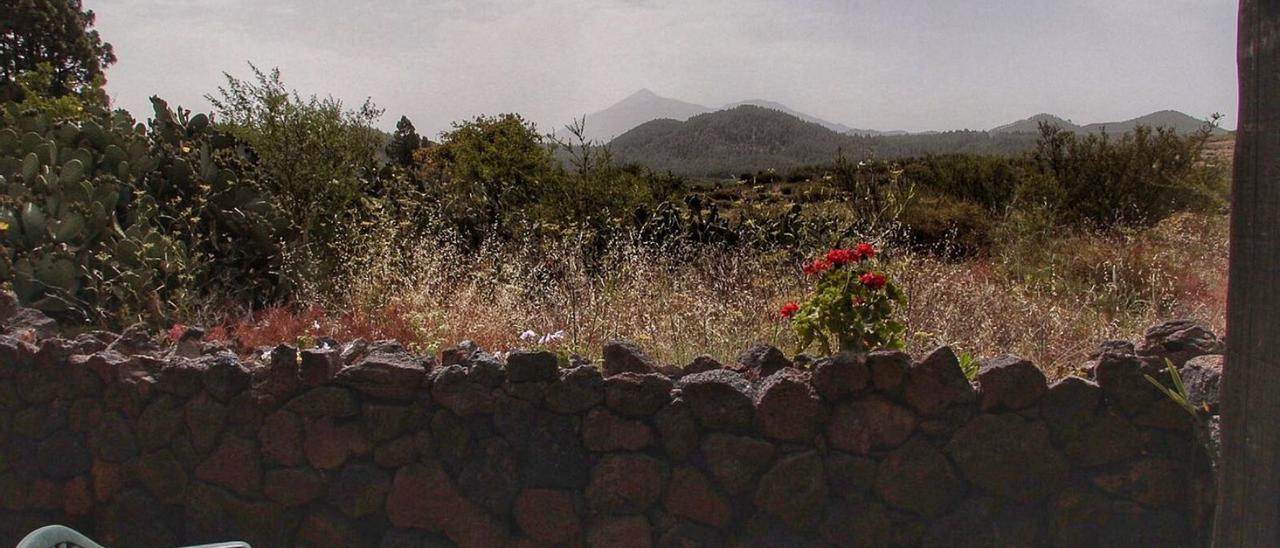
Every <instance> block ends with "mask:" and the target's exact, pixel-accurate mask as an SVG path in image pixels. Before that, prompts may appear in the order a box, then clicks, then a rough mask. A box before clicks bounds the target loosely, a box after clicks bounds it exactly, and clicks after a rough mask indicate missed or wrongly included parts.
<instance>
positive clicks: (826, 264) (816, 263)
mask: <svg viewBox="0 0 1280 548" xmlns="http://www.w3.org/2000/svg"><path fill="white" fill-rule="evenodd" d="M828 268H831V261H828V260H826V259H814V260H813V262H811V263H809V264H807V265H804V273H805V274H806V275H809V276H812V275H814V274H821V273H822V272H823V271H824V270H826V269H828Z"/></svg>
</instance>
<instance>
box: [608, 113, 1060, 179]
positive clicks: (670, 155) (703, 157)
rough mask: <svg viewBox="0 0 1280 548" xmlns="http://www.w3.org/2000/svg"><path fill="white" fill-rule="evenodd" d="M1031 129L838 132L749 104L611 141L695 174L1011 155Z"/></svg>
mask: <svg viewBox="0 0 1280 548" xmlns="http://www.w3.org/2000/svg"><path fill="white" fill-rule="evenodd" d="M1035 140H1036V136H1035V135H1034V134H990V133H987V132H985V131H948V132H943V133H930V134H919V135H893V136H864V135H844V134H840V133H836V132H834V131H831V130H830V129H827V128H825V127H823V126H821V125H819V124H817V123H812V122H806V121H804V120H801V119H799V118H796V117H795V116H792V115H790V114H787V113H784V112H781V111H777V110H773V109H768V108H762V107H758V106H754V105H742V106H739V107H736V108H732V109H729V110H723V111H718V112H712V113H707V114H701V115H698V116H694V117H692V118H690V119H688V120H687V121H684V122H680V121H677V120H654V121H652V122H649V123H646V124H642V125H640V126H639V127H637V128H635V129H633V130H631V131H628V132H626V133H624V134H622V135H621V136H619V137H618V138H616V139H614V140H613V141H611V142H610V143H609V146H610V148H611V149H612V151H613V153H614V155H615V157H616V158H617V159H618V160H620V161H622V162H626V163H635V164H640V165H642V166H645V167H647V168H649V169H652V170H655V171H671V172H674V173H677V174H681V175H690V176H699V177H727V176H731V175H734V174H737V173H741V172H755V171H768V170H774V171H777V172H785V171H788V170H791V169H793V168H796V167H799V166H805V165H813V164H818V163H825V162H830V161H831V160H832V159H834V158H835V157H837V156H839V155H840V154H844V155H845V156H846V157H849V158H853V159H863V158H868V157H873V156H874V157H877V158H882V159H896V158H905V157H911V156H922V155H926V154H948V153H968V154H996V155H1009V154H1017V153H1021V152H1025V151H1027V150H1030V149H1031V148H1032V147H1033V146H1034V145H1035Z"/></svg>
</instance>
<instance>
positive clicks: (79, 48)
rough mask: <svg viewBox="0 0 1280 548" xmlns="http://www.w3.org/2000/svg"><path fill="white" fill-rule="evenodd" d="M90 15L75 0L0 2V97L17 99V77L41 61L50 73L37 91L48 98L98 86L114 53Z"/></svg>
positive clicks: (111, 61) (80, 92)
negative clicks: (94, 28)
mask: <svg viewBox="0 0 1280 548" xmlns="http://www.w3.org/2000/svg"><path fill="white" fill-rule="evenodd" d="M94 19H95V17H94V13H93V11H92V10H85V9H84V6H83V2H81V0H2V1H0V94H3V95H0V99H12V100H18V99H21V96H20V95H19V93H20V92H19V90H17V88H16V85H15V84H16V82H17V80H18V77H19V76H20V75H22V74H23V73H26V72H31V71H35V70H37V69H38V68H40V66H41V65H45V64H47V65H48V66H49V67H50V72H51V74H50V78H49V79H48V88H47V89H44V90H41V91H42V92H43V93H46V94H48V95H50V96H53V97H59V96H63V95H71V94H82V93H85V92H87V91H89V90H91V89H93V88H98V87H101V85H102V83H103V82H104V81H105V77H104V74H103V71H104V70H106V68H107V67H108V66H110V65H111V64H113V63H115V62H116V56H115V53H114V51H113V50H112V48H111V44H109V43H106V42H103V41H102V37H101V36H99V35H98V31H96V30H93V25H94Z"/></svg>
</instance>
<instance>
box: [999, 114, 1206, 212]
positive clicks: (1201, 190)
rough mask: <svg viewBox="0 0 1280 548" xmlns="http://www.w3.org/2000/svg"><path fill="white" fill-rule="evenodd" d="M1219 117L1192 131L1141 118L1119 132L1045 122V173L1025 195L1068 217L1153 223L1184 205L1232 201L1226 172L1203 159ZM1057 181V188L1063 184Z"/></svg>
mask: <svg viewBox="0 0 1280 548" xmlns="http://www.w3.org/2000/svg"><path fill="white" fill-rule="evenodd" d="M1212 127H1213V126H1212V125H1209V126H1206V127H1205V129H1204V130H1202V131H1200V132H1198V133H1197V134H1195V135H1191V136H1186V137H1183V136H1180V135H1178V134H1177V133H1176V132H1175V131H1174V130H1172V129H1170V128H1157V129H1151V128H1149V127H1144V126H1139V127H1137V128H1136V129H1134V131H1133V133H1126V134H1125V135H1123V136H1121V137H1120V138H1119V139H1113V138H1111V137H1110V136H1109V135H1107V134H1106V133H1102V134H1099V135H1088V136H1084V137H1081V136H1077V135H1076V134H1074V133H1070V132H1067V131H1065V130H1062V129H1060V128H1058V127H1056V126H1052V125H1048V124H1042V125H1041V126H1040V137H1039V140H1038V141H1037V143H1036V149H1035V151H1034V152H1033V153H1032V154H1031V160H1032V162H1033V169H1034V171H1035V173H1036V174H1038V175H1040V176H1041V177H1043V178H1044V179H1043V180H1040V181H1037V185H1038V188H1037V189H1034V190H1035V191H1033V192H1025V193H1024V197H1026V198H1029V199H1031V200H1033V201H1036V202H1040V203H1044V204H1046V205H1048V206H1049V207H1050V208H1052V209H1054V210H1056V211H1057V212H1058V214H1059V216H1060V217H1061V219H1062V221H1064V222H1067V223H1079V222H1087V223H1091V224H1094V225H1097V226H1115V225H1122V224H1133V225H1147V226H1149V225H1152V224H1155V223H1157V222H1159V221H1160V220H1161V219H1164V218H1165V217H1168V216H1169V215H1171V214H1173V213H1174V212H1177V211H1185V210H1208V209H1213V208H1216V207H1219V206H1220V205H1221V204H1223V203H1224V198H1225V195H1224V194H1223V189H1222V187H1221V186H1220V185H1219V184H1217V183H1218V181H1220V176H1219V174H1217V173H1216V171H1215V170H1214V169H1213V168H1210V167H1208V166H1205V165H1203V164H1202V163H1201V162H1200V153H1201V151H1202V150H1203V148H1204V144H1205V142H1206V141H1207V140H1208V138H1209V136H1210V135H1211V130H1212ZM1055 187H1056V188H1055Z"/></svg>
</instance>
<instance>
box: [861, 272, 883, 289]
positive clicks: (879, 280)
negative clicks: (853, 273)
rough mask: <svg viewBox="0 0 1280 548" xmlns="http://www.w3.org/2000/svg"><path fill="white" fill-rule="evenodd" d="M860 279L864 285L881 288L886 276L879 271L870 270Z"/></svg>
mask: <svg viewBox="0 0 1280 548" xmlns="http://www.w3.org/2000/svg"><path fill="white" fill-rule="evenodd" d="M858 281H860V282H862V285H865V286H867V287H870V288H871V289H880V288H882V287H884V284H885V277H884V274H881V273H879V272H868V273H866V274H863V275H862V276H860V277H859V278H858Z"/></svg>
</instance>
